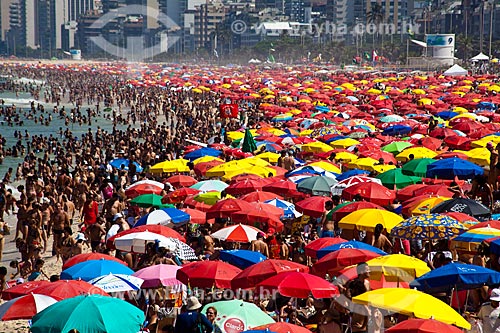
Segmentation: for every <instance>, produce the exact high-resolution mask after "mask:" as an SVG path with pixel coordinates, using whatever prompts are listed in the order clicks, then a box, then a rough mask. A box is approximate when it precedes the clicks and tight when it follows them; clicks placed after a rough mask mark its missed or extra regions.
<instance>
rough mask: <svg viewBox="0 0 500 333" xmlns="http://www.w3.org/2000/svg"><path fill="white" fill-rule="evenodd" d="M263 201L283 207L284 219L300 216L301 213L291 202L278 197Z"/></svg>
mask: <svg viewBox="0 0 500 333" xmlns="http://www.w3.org/2000/svg"><path fill="white" fill-rule="evenodd" d="M264 203H266V204H270V205H273V206H275V207H278V208H281V209H283V212H284V214H283V218H285V219H295V218H298V217H301V216H302V213H299V212H298V211H297V210H296V209H295V205H294V204H293V203H291V202H288V201H285V200H280V199H271V200H267V201H264Z"/></svg>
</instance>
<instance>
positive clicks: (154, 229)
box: [70, 224, 186, 265]
mask: <svg viewBox="0 0 500 333" xmlns="http://www.w3.org/2000/svg"><path fill="white" fill-rule="evenodd" d="M144 231H147V232H150V233H155V234H157V235H158V236H163V237H166V238H175V239H178V240H179V241H181V242H185V241H186V239H185V238H184V236H182V235H181V234H179V233H178V232H177V231H175V230H174V229H172V228H169V227H167V226H164V225H159V224H148V225H141V226H137V227H134V228H132V229H128V230H124V231H121V232H119V233H118V234H116V235H114V236H112V237H110V238H108V240H107V241H106V246H107V247H108V248H109V249H115V247H114V241H115V239H116V238H118V237H122V236H125V235H128V234H134V233H139V232H144ZM103 258H104V259H108V258H107V257H103ZM93 259H94V257H93V256H89V259H88V260H93ZM95 259H100V258H95ZM95 259H94V260H95ZM115 259H116V258H115ZM115 259H110V260H115ZM70 260H71V259H70ZM115 261H118V262H120V263H123V264H124V265H125V263H124V262H122V261H121V260H115Z"/></svg>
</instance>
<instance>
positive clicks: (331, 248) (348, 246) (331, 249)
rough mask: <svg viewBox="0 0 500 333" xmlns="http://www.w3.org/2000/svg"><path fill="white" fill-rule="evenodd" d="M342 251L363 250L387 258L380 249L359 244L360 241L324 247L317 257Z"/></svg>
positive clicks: (317, 252)
mask: <svg viewBox="0 0 500 333" xmlns="http://www.w3.org/2000/svg"><path fill="white" fill-rule="evenodd" d="M340 249H362V250H368V251H371V252H375V253H377V254H380V255H381V256H385V255H386V254H387V253H385V252H384V251H382V250H380V249H379V248H376V247H375V246H371V245H368V244H366V243H363V242H358V241H349V242H342V243H338V244H333V245H330V246H327V247H324V248H322V249H320V250H318V251H316V255H317V256H318V259H321V258H323V257H324V256H326V255H327V254H328V253H330V252H335V251H338V250H340Z"/></svg>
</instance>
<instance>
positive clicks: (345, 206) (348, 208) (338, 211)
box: [327, 201, 385, 221]
mask: <svg viewBox="0 0 500 333" xmlns="http://www.w3.org/2000/svg"><path fill="white" fill-rule="evenodd" d="M360 209H380V210H385V208H383V207H381V206H379V205H376V204H374V203H371V202H368V201H354V202H345V203H342V204H340V205H338V206H337V207H335V208H334V209H332V210H331V212H332V216H331V217H332V218H333V219H334V220H336V221H339V220H341V219H343V218H344V217H346V216H347V215H349V214H351V213H353V212H355V211H358V210H360ZM329 214H330V213H328V215H329ZM327 217H329V216H327Z"/></svg>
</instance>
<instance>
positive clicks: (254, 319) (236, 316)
mask: <svg viewBox="0 0 500 333" xmlns="http://www.w3.org/2000/svg"><path fill="white" fill-rule="evenodd" d="M209 307H214V308H215V309H216V310H217V318H216V319H215V323H216V324H217V325H218V326H219V327H220V328H221V329H222V331H223V332H233V331H234V332H236V330H234V329H232V328H233V327H238V328H241V329H242V330H243V331H245V330H249V329H251V328H253V327H257V326H260V325H266V324H272V323H274V320H273V319H272V318H271V317H270V316H269V315H268V314H266V313H265V312H264V311H262V310H261V309H259V307H257V306H256V305H255V304H253V303H248V302H244V301H241V300H231V301H219V302H214V303H209V304H207V305H205V307H204V308H203V310H202V311H201V313H206V311H207V309H208V308H209ZM226 328H227V329H226ZM241 329H239V330H238V331H241Z"/></svg>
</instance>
